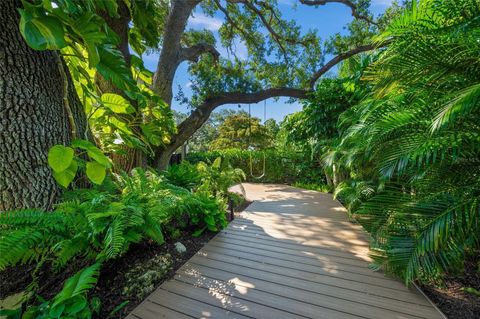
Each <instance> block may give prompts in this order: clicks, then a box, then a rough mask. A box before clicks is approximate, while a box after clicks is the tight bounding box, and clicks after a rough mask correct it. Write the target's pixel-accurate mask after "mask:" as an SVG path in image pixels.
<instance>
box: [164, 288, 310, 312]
mask: <svg viewBox="0 0 480 319" xmlns="http://www.w3.org/2000/svg"><path fill="white" fill-rule="evenodd" d="M223 288H224V287H221V286H218V287H216V289H213V288H212V289H208V288H207V289H204V288H201V287H198V286H197V287H196V286H193V285H190V284H187V283H184V282H181V281H177V280H170V281H167V282H166V283H164V284H163V285H162V289H164V290H167V291H169V292H173V293H176V294H178V295H182V296H185V297H189V298H192V299H195V300H198V301H201V302H203V303H205V304H209V305H212V306H217V307H220V308H223V309H226V310H230V311H231V312H234V313H236V314H241V315H243V314H245V315H246V316H250V317H252V313H254V314H255V315H254V318H264V319H278V318H285V319H305V317H304V316H299V315H296V314H294V313H292V312H286V311H282V310H279V309H276V308H272V307H266V306H264V305H262V304H259V303H256V302H250V301H248V300H245V299H240V298H236V297H232V296H230V295H228V294H226V293H225V292H224V291H222V289H223Z"/></svg>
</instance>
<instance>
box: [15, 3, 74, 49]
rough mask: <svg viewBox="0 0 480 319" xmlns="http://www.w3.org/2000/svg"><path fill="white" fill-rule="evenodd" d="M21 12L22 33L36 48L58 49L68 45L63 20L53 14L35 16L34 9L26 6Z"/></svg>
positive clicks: (29, 43)
mask: <svg viewBox="0 0 480 319" xmlns="http://www.w3.org/2000/svg"><path fill="white" fill-rule="evenodd" d="M19 12H20V16H21V18H20V33H21V34H22V36H23V37H24V38H25V41H26V42H27V43H28V45H29V46H30V47H32V48H33V49H35V50H58V49H61V48H63V47H65V46H66V45H67V43H66V42H65V39H64V34H65V32H64V30H63V25H62V22H61V21H60V20H59V19H57V18H56V17H53V16H46V15H40V16H34V15H33V13H34V10H32V9H31V8H30V7H26V8H25V9H23V10H19Z"/></svg>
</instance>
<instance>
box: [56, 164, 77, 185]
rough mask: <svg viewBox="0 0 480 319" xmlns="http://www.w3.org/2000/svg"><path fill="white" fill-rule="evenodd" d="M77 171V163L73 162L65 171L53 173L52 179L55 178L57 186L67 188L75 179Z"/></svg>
mask: <svg viewBox="0 0 480 319" xmlns="http://www.w3.org/2000/svg"><path fill="white" fill-rule="evenodd" d="M77 169H78V165H77V162H76V161H74V160H73V161H72V162H71V163H70V166H69V167H68V168H67V169H66V170H64V171H61V172H55V171H53V177H54V178H55V180H56V181H57V183H58V184H60V185H61V186H63V187H65V188H67V187H68V185H70V183H71V182H72V181H73V179H74V178H75V175H76V174H77Z"/></svg>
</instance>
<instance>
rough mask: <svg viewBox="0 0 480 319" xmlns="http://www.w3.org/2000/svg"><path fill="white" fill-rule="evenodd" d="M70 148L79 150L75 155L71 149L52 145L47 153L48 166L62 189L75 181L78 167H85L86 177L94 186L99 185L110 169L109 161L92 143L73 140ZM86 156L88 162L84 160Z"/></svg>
mask: <svg viewBox="0 0 480 319" xmlns="http://www.w3.org/2000/svg"><path fill="white" fill-rule="evenodd" d="M71 146H72V147H74V148H76V149H78V150H79V152H78V154H75V150H74V149H73V148H72V147H68V146H63V145H54V146H52V147H51V148H50V150H49V151H48V165H49V166H50V167H51V168H52V170H53V177H54V178H55V180H56V181H57V182H58V183H59V184H60V185H61V186H63V187H64V188H67V187H68V186H69V185H70V183H71V182H72V181H73V180H74V179H75V176H76V174H77V170H78V167H79V166H81V167H83V166H86V172H85V173H86V175H87V177H88V179H89V180H90V181H91V182H93V183H94V184H97V185H100V184H102V182H103V180H104V179H105V176H106V171H107V169H109V168H110V167H111V164H110V159H109V158H108V157H107V156H105V155H104V154H103V152H102V151H101V150H100V149H98V148H97V147H96V146H95V145H94V144H93V143H91V142H89V141H86V140H78V139H77V140H74V141H73V142H72V144H71ZM84 153H86V155H88V157H89V159H90V161H86V160H84V158H85V156H83V155H84Z"/></svg>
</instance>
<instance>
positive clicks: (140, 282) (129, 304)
mask: <svg viewBox="0 0 480 319" xmlns="http://www.w3.org/2000/svg"><path fill="white" fill-rule="evenodd" d="M249 204H250V202H248V201H243V202H242V203H240V204H239V205H238V206H236V207H235V208H234V211H235V212H236V213H239V212H241V211H242V210H243V209H245V208H246V207H247V206H248V205H249ZM236 215H237V214H236ZM215 235H216V233H215V232H204V233H203V234H202V235H200V236H198V237H192V235H191V232H187V231H184V232H180V233H177V234H176V236H175V238H168V237H167V238H165V240H166V242H165V244H164V245H161V246H160V245H158V244H156V243H154V242H153V241H144V242H142V243H139V244H134V245H132V246H131V247H130V249H129V251H128V253H127V254H125V255H123V256H122V257H120V258H117V259H114V260H110V261H108V262H107V263H105V264H104V265H103V267H102V270H101V274H100V277H99V280H98V283H97V285H96V287H95V289H94V290H93V291H92V292H91V293H90V297H91V298H93V297H98V298H99V300H101V310H100V313H99V314H98V315H97V316H96V318H123V317H125V316H126V315H127V314H128V313H129V312H130V311H132V310H133V309H134V308H135V307H136V306H137V305H138V304H140V303H141V302H142V301H143V300H144V299H145V298H146V296H148V294H150V293H151V292H152V291H153V290H155V289H156V288H157V287H158V286H160V285H161V284H162V283H163V282H164V281H166V280H168V279H170V278H172V277H173V276H174V274H175V272H176V271H177V269H179V268H180V267H181V266H182V265H183V264H185V262H187V261H188V260H189V259H190V258H191V257H192V256H193V255H195V254H196V253H197V252H198V251H199V250H200V249H201V248H202V247H203V246H204V245H205V244H206V243H208V242H209V241H210V239H212V238H213V237H214V236H215ZM176 243H181V244H182V245H183V246H184V248H185V249H186V250H185V252H183V253H180V252H179V251H177V247H176ZM87 265H88V263H86V262H85V261H84V260H81V259H79V260H78V261H76V262H74V263H72V264H71V265H69V266H68V267H67V268H66V269H62V271H59V272H55V271H53V270H52V269H51V267H50V266H48V265H45V266H44V267H42V269H41V270H40V272H39V273H38V274H37V276H38V282H39V287H40V288H39V289H38V294H39V295H40V296H41V297H43V298H45V299H49V298H51V297H53V296H54V295H55V294H56V293H58V291H60V289H61V288H62V284H61V283H63V282H64V281H65V279H67V278H68V277H70V276H72V275H73V274H75V273H76V272H77V271H79V270H80V269H82V268H83V267H85V266H87ZM33 268H34V266H16V267H10V268H8V269H6V270H4V271H2V272H0V287H1V289H0V299H1V300H3V299H5V298H6V297H8V296H11V295H14V294H17V293H20V292H22V291H24V290H25V289H26V288H27V286H28V285H29V284H30V283H31V281H32V276H31V271H32V269H33Z"/></svg>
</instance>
